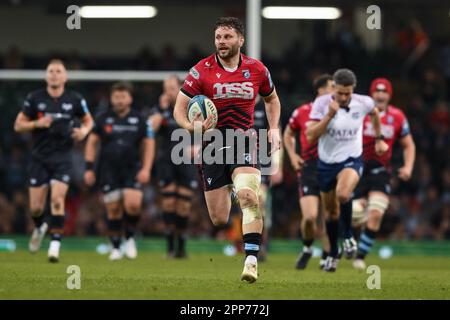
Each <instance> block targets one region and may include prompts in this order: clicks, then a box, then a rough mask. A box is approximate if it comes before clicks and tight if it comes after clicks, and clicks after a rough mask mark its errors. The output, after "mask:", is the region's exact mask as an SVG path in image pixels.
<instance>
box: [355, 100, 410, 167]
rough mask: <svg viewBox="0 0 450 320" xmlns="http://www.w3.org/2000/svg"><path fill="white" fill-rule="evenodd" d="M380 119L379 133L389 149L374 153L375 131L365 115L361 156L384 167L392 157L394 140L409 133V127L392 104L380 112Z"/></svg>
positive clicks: (404, 118)
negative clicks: (381, 153) (380, 153)
mask: <svg viewBox="0 0 450 320" xmlns="http://www.w3.org/2000/svg"><path fill="white" fill-rule="evenodd" d="M380 120H381V133H382V134H383V135H384V141H385V142H386V143H387V144H388V145H389V150H388V151H387V152H386V153H384V154H383V155H381V156H378V155H377V154H376V153H375V131H374V129H373V125H372V122H371V121H370V117H365V119H364V130H363V144H364V151H363V158H364V161H370V160H374V161H376V162H378V163H380V164H382V165H383V166H384V167H388V165H389V161H390V159H391V158H392V147H393V146H394V143H395V141H396V140H397V139H400V138H403V137H405V136H407V135H408V134H410V129H409V124H408V120H407V119H406V116H405V115H404V113H403V112H402V111H401V110H400V109H398V108H396V107H394V106H388V107H387V109H386V111H383V112H380Z"/></svg>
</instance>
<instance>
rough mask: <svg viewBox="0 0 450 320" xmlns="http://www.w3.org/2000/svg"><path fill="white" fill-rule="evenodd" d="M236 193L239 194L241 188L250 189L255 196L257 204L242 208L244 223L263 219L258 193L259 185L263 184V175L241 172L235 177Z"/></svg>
mask: <svg viewBox="0 0 450 320" xmlns="http://www.w3.org/2000/svg"><path fill="white" fill-rule="evenodd" d="M233 183H234V187H235V188H236V193H237V194H239V191H241V190H244V189H246V190H250V191H251V192H252V193H253V194H254V196H255V201H256V203H255V205H252V206H248V207H245V208H242V207H241V209H242V224H248V223H251V222H253V221H255V220H258V219H261V218H262V217H261V212H260V210H259V204H258V195H259V186H260V184H261V175H259V174H256V173H239V174H237V175H236V176H235V177H234V179H233Z"/></svg>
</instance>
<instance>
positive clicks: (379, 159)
mask: <svg viewBox="0 0 450 320" xmlns="http://www.w3.org/2000/svg"><path fill="white" fill-rule="evenodd" d="M392 93H393V89H392V84H391V82H390V81H389V80H388V79H385V78H377V79H375V80H373V81H372V84H371V86H370V95H371V96H372V98H373V99H374V101H375V106H376V107H377V108H378V110H379V111H380V118H381V133H382V136H383V139H384V141H386V142H387V144H388V145H389V150H388V152H386V153H385V154H383V155H381V156H380V155H378V154H376V153H375V152H374V148H373V145H374V143H375V132H374V129H373V126H372V124H371V122H370V119H369V118H367V117H366V118H365V119H364V127H363V143H364V144H363V159H364V174H363V176H362V178H361V181H360V182H359V185H358V187H357V191H356V192H355V193H356V194H357V196H358V197H361V199H356V200H353V217H354V224H359V225H360V226H364V229H363V230H362V234H361V237H360V239H359V242H358V252H357V255H356V259H355V260H354V261H353V266H354V267H355V268H357V269H365V268H366V264H365V263H364V258H365V257H366V255H367V254H368V253H369V252H370V249H371V248H372V246H373V244H374V243H375V238H376V234H377V232H378V231H379V230H380V226H381V221H382V219H383V215H384V212H385V211H386V209H387V208H388V206H389V194H390V190H391V186H390V181H389V180H390V176H391V170H392V168H391V167H390V165H389V161H390V160H391V158H392V148H393V145H394V143H395V141H397V140H398V141H399V142H400V145H401V147H402V148H403V161H404V165H403V167H401V168H400V169H398V176H399V178H400V179H402V180H404V181H408V180H409V179H410V178H411V174H412V170H413V167H414V159H415V155H416V147H415V144H414V141H413V138H412V135H411V132H410V129H409V124H408V120H407V119H406V116H405V115H404V113H403V112H402V111H401V110H400V109H398V108H396V107H395V106H393V105H390V104H389V101H390V100H391V98H392ZM366 199H367V200H366ZM358 220H359V221H358ZM366 221H367V222H366Z"/></svg>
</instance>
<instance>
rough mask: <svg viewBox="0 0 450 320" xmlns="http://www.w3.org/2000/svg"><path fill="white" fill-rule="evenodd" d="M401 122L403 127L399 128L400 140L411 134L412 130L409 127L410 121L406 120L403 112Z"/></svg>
mask: <svg viewBox="0 0 450 320" xmlns="http://www.w3.org/2000/svg"><path fill="white" fill-rule="evenodd" d="M399 120H400V121H399V122H400V123H401V126H400V127H399V129H400V130H399V131H400V133H399V136H400V138H403V137H405V136H407V135H408V134H410V133H411V129H410V127H409V122H408V119H407V118H406V116H405V114H404V113H403V112H400V116H399Z"/></svg>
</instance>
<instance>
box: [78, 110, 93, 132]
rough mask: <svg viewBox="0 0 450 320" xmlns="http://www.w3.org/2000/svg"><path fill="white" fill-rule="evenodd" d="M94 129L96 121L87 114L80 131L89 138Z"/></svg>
mask: <svg viewBox="0 0 450 320" xmlns="http://www.w3.org/2000/svg"><path fill="white" fill-rule="evenodd" d="M93 127H94V120H93V119H92V117H91V115H89V114H87V115H85V116H84V117H83V121H82V123H81V127H80V129H81V130H82V131H83V133H84V135H85V136H87V135H88V134H89V132H91V130H92V128H93Z"/></svg>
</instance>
